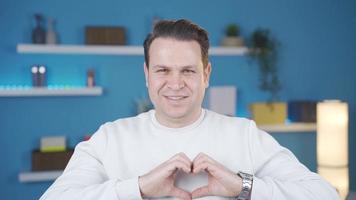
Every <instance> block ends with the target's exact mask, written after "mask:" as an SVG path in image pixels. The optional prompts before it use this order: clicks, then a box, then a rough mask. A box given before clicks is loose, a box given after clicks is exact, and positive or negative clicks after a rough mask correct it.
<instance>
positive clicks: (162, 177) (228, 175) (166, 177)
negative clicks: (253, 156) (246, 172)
mask: <svg viewBox="0 0 356 200" xmlns="http://www.w3.org/2000/svg"><path fill="white" fill-rule="evenodd" d="M178 170H182V171H184V172H185V173H194V174H197V173H199V172H200V171H203V170H204V171H206V172H207V173H208V184H207V185H206V186H203V187H200V188H197V189H195V190H194V191H193V192H192V193H189V192H187V191H185V190H183V189H181V188H178V187H176V186H175V185H174V182H175V178H176V175H177V172H178ZM139 186H140V191H141V195H142V198H159V197H178V198H180V199H184V200H191V199H194V198H200V197H204V196H223V197H237V196H238V195H239V194H240V192H241V188H242V180H241V178H240V177H239V176H237V175H236V174H235V173H234V172H232V171H230V170H229V169H227V168H226V167H224V166H223V165H222V164H220V163H218V162H217V161H215V160H214V159H212V158H210V157H209V156H208V155H206V154H204V153H200V154H199V155H198V156H197V157H195V159H194V160H193V162H191V161H190V160H189V158H188V157H187V156H186V155H185V154H184V153H179V154H176V155H174V156H173V157H172V158H170V159H169V160H167V161H166V162H164V163H162V164H161V165H159V166H158V167H156V168H155V169H153V170H152V171H151V172H149V173H147V174H145V175H143V176H141V177H140V178H139Z"/></svg>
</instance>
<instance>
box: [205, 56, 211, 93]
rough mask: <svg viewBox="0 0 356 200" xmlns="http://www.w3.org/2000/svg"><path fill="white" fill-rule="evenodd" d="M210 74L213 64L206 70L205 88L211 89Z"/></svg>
mask: <svg viewBox="0 0 356 200" xmlns="http://www.w3.org/2000/svg"><path fill="white" fill-rule="evenodd" d="M210 74H211V63H210V62H209V63H208V65H207V66H206V68H205V69H204V82H205V88H208V87H209V80H210Z"/></svg>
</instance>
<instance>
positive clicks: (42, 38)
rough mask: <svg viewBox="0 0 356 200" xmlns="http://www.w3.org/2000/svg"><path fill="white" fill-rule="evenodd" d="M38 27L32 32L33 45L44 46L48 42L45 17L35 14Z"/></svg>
mask: <svg viewBox="0 0 356 200" xmlns="http://www.w3.org/2000/svg"><path fill="white" fill-rule="evenodd" d="M35 20H36V27H35V28H34V29H33V31H32V43H34V44H44V43H45V42H46V31H45V29H44V28H43V17H42V15H40V14H35Z"/></svg>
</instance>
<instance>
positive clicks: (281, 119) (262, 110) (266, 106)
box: [250, 102, 287, 125]
mask: <svg viewBox="0 0 356 200" xmlns="http://www.w3.org/2000/svg"><path fill="white" fill-rule="evenodd" d="M250 110H251V113H252V118H253V120H254V121H255V122H256V124H258V125H262V124H285V122H286V118H287V104H286V103H284V102H272V103H253V104H251V105H250Z"/></svg>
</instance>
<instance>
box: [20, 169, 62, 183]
mask: <svg viewBox="0 0 356 200" xmlns="http://www.w3.org/2000/svg"><path fill="white" fill-rule="evenodd" d="M62 173H63V171H62V170H58V171H40V172H21V173H20V174H19V181H20V182H22V183H29V182H42V181H53V180H56V178H58V177H59V176H60V175H61V174H62Z"/></svg>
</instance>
